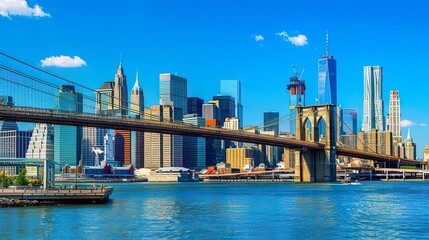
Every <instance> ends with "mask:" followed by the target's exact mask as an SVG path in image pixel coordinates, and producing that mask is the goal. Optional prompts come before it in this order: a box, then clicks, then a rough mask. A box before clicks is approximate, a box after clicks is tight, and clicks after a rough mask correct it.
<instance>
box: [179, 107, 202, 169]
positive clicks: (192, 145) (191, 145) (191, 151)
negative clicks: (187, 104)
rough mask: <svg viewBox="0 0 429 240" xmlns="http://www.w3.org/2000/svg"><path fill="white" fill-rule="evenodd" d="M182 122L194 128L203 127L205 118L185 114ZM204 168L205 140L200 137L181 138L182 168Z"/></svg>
mask: <svg viewBox="0 0 429 240" xmlns="http://www.w3.org/2000/svg"><path fill="white" fill-rule="evenodd" d="M183 122H184V123H187V124H191V125H195V126H205V122H206V120H205V118H202V117H199V116H198V115H197V114H187V115H185V116H184V117H183ZM205 166H206V139H205V138H201V137H188V136H186V137H183V167H186V168H190V169H194V170H201V169H203V168H204V167H205Z"/></svg>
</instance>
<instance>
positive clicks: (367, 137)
mask: <svg viewBox="0 0 429 240" xmlns="http://www.w3.org/2000/svg"><path fill="white" fill-rule="evenodd" d="M392 143H393V139H392V133H391V132H379V131H378V130H377V129H373V130H372V131H371V132H359V133H358V142H357V148H358V149H359V150H363V151H366V152H374V153H379V154H385V155H392V152H393V151H392V147H393V146H392Z"/></svg>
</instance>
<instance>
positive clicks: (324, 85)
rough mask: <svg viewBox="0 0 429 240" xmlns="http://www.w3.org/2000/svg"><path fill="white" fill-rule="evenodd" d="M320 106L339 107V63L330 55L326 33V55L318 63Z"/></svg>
mask: <svg viewBox="0 0 429 240" xmlns="http://www.w3.org/2000/svg"><path fill="white" fill-rule="evenodd" d="M317 66H318V71H317V72H318V76H317V79H318V90H317V91H318V104H335V105H337V61H336V60H335V59H334V57H333V56H330V55H329V45H328V33H326V55H325V56H323V57H321V58H320V59H319V61H318V64H317Z"/></svg>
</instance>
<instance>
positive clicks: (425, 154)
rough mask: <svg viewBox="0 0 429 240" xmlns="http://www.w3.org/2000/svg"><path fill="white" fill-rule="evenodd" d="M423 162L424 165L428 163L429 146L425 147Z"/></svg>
mask: <svg viewBox="0 0 429 240" xmlns="http://www.w3.org/2000/svg"><path fill="white" fill-rule="evenodd" d="M423 162H425V163H426V164H428V163H429V144H428V145H426V147H425V149H424V151H423Z"/></svg>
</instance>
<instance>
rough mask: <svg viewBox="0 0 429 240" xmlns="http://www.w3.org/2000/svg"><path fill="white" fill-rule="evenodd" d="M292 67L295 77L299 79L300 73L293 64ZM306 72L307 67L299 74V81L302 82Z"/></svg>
mask: <svg viewBox="0 0 429 240" xmlns="http://www.w3.org/2000/svg"><path fill="white" fill-rule="evenodd" d="M291 66H292V70H293V73H294V74H295V77H298V73H299V72H298V71H297V70H296V68H295V66H294V65H293V64H291ZM304 71H305V66H304V68H303V69H302V71H301V74H299V77H298V80H301V77H302V74H304Z"/></svg>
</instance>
